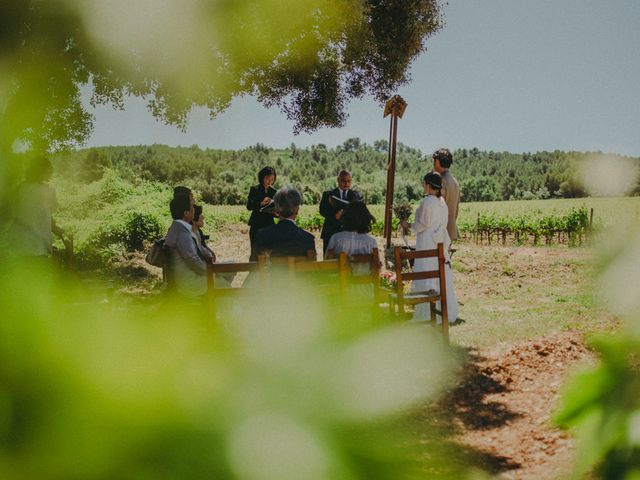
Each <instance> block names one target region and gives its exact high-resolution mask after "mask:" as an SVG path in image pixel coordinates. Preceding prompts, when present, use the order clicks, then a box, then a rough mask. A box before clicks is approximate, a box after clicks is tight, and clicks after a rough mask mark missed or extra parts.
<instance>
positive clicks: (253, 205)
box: [247, 167, 276, 262]
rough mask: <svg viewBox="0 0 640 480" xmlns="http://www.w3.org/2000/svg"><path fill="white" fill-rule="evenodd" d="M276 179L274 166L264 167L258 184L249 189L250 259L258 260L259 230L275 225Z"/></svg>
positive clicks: (260, 172) (252, 260) (259, 173)
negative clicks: (257, 236) (273, 206)
mask: <svg viewBox="0 0 640 480" xmlns="http://www.w3.org/2000/svg"><path fill="white" fill-rule="evenodd" d="M275 181H276V171H275V169H274V168H273V167H264V168H263V169H262V170H260V171H259V172H258V185H254V186H253V187H251V189H250V190H249V197H248V198H247V210H251V217H249V240H250V241H251V256H250V257H249V261H251V262H255V261H256V260H258V254H257V252H256V233H258V230H260V229H261V228H264V227H268V226H269V225H273V224H274V223H275V222H274V221H273V208H272V207H271V208H270V204H272V202H273V196H274V195H275V193H276V189H275V188H273V186H272V185H273V184H274V183H275Z"/></svg>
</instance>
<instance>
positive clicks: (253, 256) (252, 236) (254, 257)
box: [249, 227, 260, 262]
mask: <svg viewBox="0 0 640 480" xmlns="http://www.w3.org/2000/svg"><path fill="white" fill-rule="evenodd" d="M258 230H260V229H259V228H256V227H250V228H249V242H251V253H250V254H249V261H250V262H257V261H258V251H257V250H256V235H257V233H258Z"/></svg>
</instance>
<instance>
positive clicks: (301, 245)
mask: <svg viewBox="0 0 640 480" xmlns="http://www.w3.org/2000/svg"><path fill="white" fill-rule="evenodd" d="M273 203H274V207H275V213H276V214H277V215H278V218H279V219H280V220H279V221H278V223H277V224H275V225H271V226H269V227H265V228H263V229H261V230H259V231H258V233H257V234H256V249H257V251H258V254H261V253H264V252H267V251H269V252H271V256H272V257H287V256H294V257H303V256H306V255H307V250H313V251H314V252H315V250H316V244H315V238H314V237H313V235H311V234H310V233H309V232H306V231H304V230H303V229H301V228H300V227H298V226H297V225H296V216H297V215H298V210H299V209H300V204H301V203H302V195H300V192H299V191H298V190H296V189H295V188H293V187H291V186H287V187H282V188H281V189H280V190H278V191H277V192H276V194H275V195H274V196H273Z"/></svg>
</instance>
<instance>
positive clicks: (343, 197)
mask: <svg viewBox="0 0 640 480" xmlns="http://www.w3.org/2000/svg"><path fill="white" fill-rule="evenodd" d="M346 199H347V191H346V190H342V200H346Z"/></svg>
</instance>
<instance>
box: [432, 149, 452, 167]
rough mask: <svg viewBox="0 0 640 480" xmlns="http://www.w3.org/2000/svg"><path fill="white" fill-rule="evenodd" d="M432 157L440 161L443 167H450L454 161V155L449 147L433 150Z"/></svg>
mask: <svg viewBox="0 0 640 480" xmlns="http://www.w3.org/2000/svg"><path fill="white" fill-rule="evenodd" d="M432 158H433V159H434V160H438V161H439V162H440V166H441V167H442V168H449V167H450V166H451V164H452V163H453V155H451V152H450V151H449V149H448V148H441V149H440V150H436V151H435V152H433V156H432Z"/></svg>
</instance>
